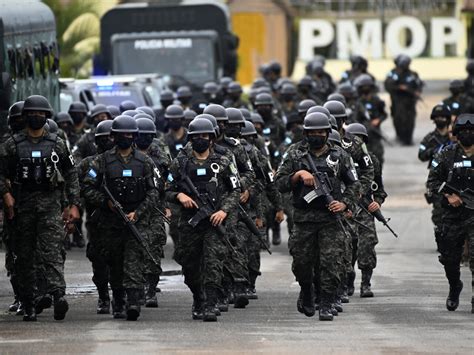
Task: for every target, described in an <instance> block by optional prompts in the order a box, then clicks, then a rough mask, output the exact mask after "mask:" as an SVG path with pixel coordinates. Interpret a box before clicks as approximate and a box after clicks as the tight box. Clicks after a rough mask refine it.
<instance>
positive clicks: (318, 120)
mask: <svg viewBox="0 0 474 355" xmlns="http://www.w3.org/2000/svg"><path fill="white" fill-rule="evenodd" d="M303 128H304V130H305V131H309V130H315V129H318V130H319V129H325V130H327V131H328V132H329V131H330V130H331V124H330V123H329V119H328V118H327V116H326V115H325V114H324V113H321V112H315V113H310V114H309V115H307V116H306V117H305V118H304V123H303Z"/></svg>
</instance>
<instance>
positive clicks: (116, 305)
mask: <svg viewBox="0 0 474 355" xmlns="http://www.w3.org/2000/svg"><path fill="white" fill-rule="evenodd" d="M112 296H113V299H112V312H113V315H114V318H115V319H125V318H126V316H125V290H124V289H123V288H113V289H112Z"/></svg>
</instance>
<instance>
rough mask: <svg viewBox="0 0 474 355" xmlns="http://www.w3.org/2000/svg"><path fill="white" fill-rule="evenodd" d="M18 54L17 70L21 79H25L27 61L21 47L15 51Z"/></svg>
mask: <svg viewBox="0 0 474 355" xmlns="http://www.w3.org/2000/svg"><path fill="white" fill-rule="evenodd" d="M15 53H16V55H15V57H16V71H17V74H18V77H19V78H20V79H23V78H24V77H25V61H24V58H23V57H24V56H23V53H22V51H21V48H17V49H16V51H15Z"/></svg>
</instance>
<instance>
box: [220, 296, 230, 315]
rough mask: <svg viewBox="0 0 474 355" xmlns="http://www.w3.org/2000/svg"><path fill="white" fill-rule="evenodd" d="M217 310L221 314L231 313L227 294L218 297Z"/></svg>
mask: <svg viewBox="0 0 474 355" xmlns="http://www.w3.org/2000/svg"><path fill="white" fill-rule="evenodd" d="M217 309H218V310H219V312H229V299H228V298H227V295H226V294H225V292H219V296H218V297H217Z"/></svg>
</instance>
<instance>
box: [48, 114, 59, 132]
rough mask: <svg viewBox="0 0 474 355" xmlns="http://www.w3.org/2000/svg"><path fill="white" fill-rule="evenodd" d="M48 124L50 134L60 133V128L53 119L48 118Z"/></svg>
mask: <svg viewBox="0 0 474 355" xmlns="http://www.w3.org/2000/svg"><path fill="white" fill-rule="evenodd" d="M46 124H47V125H48V132H49V133H58V130H59V127H58V124H57V123H56V122H54V120H52V119H51V118H48V119H47V120H46Z"/></svg>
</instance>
